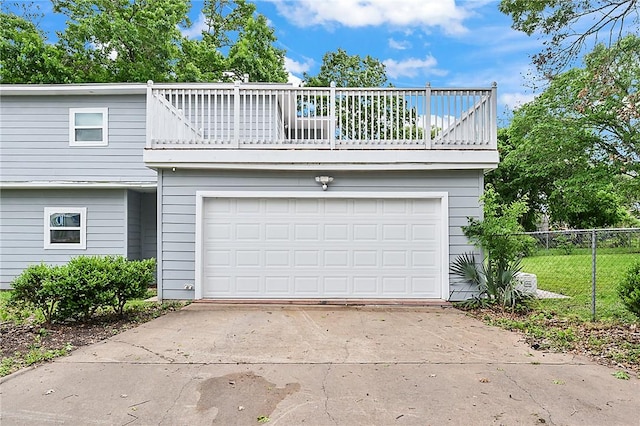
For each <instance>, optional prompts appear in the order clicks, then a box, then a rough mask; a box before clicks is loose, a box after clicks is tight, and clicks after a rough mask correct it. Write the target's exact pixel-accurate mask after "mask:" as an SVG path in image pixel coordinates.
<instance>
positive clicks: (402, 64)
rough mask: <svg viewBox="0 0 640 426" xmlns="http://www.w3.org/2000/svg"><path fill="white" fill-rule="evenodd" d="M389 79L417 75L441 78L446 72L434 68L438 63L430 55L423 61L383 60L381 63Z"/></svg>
mask: <svg viewBox="0 0 640 426" xmlns="http://www.w3.org/2000/svg"><path fill="white" fill-rule="evenodd" d="M382 63H383V64H384V65H385V67H386V70H387V75H388V76H389V77H390V78H398V77H416V76H417V75H437V76H443V75H446V74H447V72H446V71H444V70H441V69H438V68H436V65H438V61H437V60H436V58H434V57H433V56H431V55H428V56H427V57H426V58H424V59H419V58H409V59H404V60H401V61H396V60H395V59H385V60H384V61H382Z"/></svg>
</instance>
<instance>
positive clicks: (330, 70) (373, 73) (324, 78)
mask: <svg viewBox="0 0 640 426" xmlns="http://www.w3.org/2000/svg"><path fill="white" fill-rule="evenodd" d="M304 81H305V83H306V85H307V86H312V87H329V85H330V84H331V83H332V82H335V83H336V87H382V86H384V85H385V84H386V82H387V74H386V71H385V66H384V64H383V63H382V62H380V61H379V60H378V59H376V58H372V57H371V56H368V55H367V56H365V57H364V58H362V57H361V56H360V55H349V54H348V53H347V52H346V51H345V50H343V49H338V50H336V51H335V52H327V53H325V54H324V56H323V57H322V65H320V72H319V73H318V75H316V76H311V75H309V74H307V73H305V74H304Z"/></svg>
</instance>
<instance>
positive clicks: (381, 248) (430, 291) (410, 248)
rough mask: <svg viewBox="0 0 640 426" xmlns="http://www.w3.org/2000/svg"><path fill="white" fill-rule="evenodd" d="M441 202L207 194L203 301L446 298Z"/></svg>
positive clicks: (433, 200) (436, 200)
mask: <svg viewBox="0 0 640 426" xmlns="http://www.w3.org/2000/svg"><path fill="white" fill-rule="evenodd" d="M218 204H220V205H218ZM439 206H440V200H439V199H367V198H365V199H341V198H340V199H307V198H300V199H295V198H292V199H285V198H229V199H227V198H222V199H220V198H213V199H205V203H204V215H203V219H202V220H203V221H204V223H203V226H202V229H203V232H204V235H203V260H202V261H203V265H204V272H203V289H202V294H203V297H212V298H294V299H295V298H331V297H339V298H389V297H392V298H417V297H419V298H427V297H433V298H440V297H441V294H440V292H441V290H440V279H441V273H442V271H441V270H440V269H441V266H440V260H439V259H440V258H439V253H440V250H441V248H440V238H441V235H440V232H442V231H441V225H442V222H441V219H440V217H439V216H438V212H439V211H440V207H439Z"/></svg>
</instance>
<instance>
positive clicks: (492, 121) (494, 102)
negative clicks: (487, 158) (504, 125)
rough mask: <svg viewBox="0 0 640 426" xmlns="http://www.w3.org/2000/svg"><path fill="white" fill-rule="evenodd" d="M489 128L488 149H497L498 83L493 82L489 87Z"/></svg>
mask: <svg viewBox="0 0 640 426" xmlns="http://www.w3.org/2000/svg"><path fill="white" fill-rule="evenodd" d="M489 126H491V132H490V133H489V134H490V135H491V139H490V140H489V147H490V148H492V149H498V83H496V82H495V81H494V82H493V84H492V85H491V117H490V118H489Z"/></svg>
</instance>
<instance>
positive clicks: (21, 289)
mask: <svg viewBox="0 0 640 426" xmlns="http://www.w3.org/2000/svg"><path fill="white" fill-rule="evenodd" d="M154 271H155V260H154V259H147V260H135V261H129V260H126V259H125V258H124V257H122V256H79V257H74V258H73V259H71V260H70V261H69V263H67V264H66V265H62V266H55V267H52V266H48V265H44V264H41V265H32V266H29V267H28V268H27V269H25V270H24V271H23V272H22V274H20V276H18V277H16V278H15V279H14V280H13V282H12V284H11V285H12V287H13V289H14V291H13V293H12V295H11V301H12V303H16V304H23V305H29V306H34V307H36V308H37V309H39V310H40V311H42V314H43V316H44V318H45V321H46V322H47V323H51V322H52V320H61V321H64V320H68V319H74V320H81V321H86V320H88V319H89V318H91V317H92V316H93V315H94V314H95V313H96V311H97V310H98V309H100V308H105V307H110V308H113V310H114V311H115V312H116V313H117V314H119V315H122V313H123V311H124V306H125V304H126V303H127V301H129V300H131V299H137V298H143V297H145V296H146V294H147V289H148V287H149V284H151V283H152V282H153V279H154Z"/></svg>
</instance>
